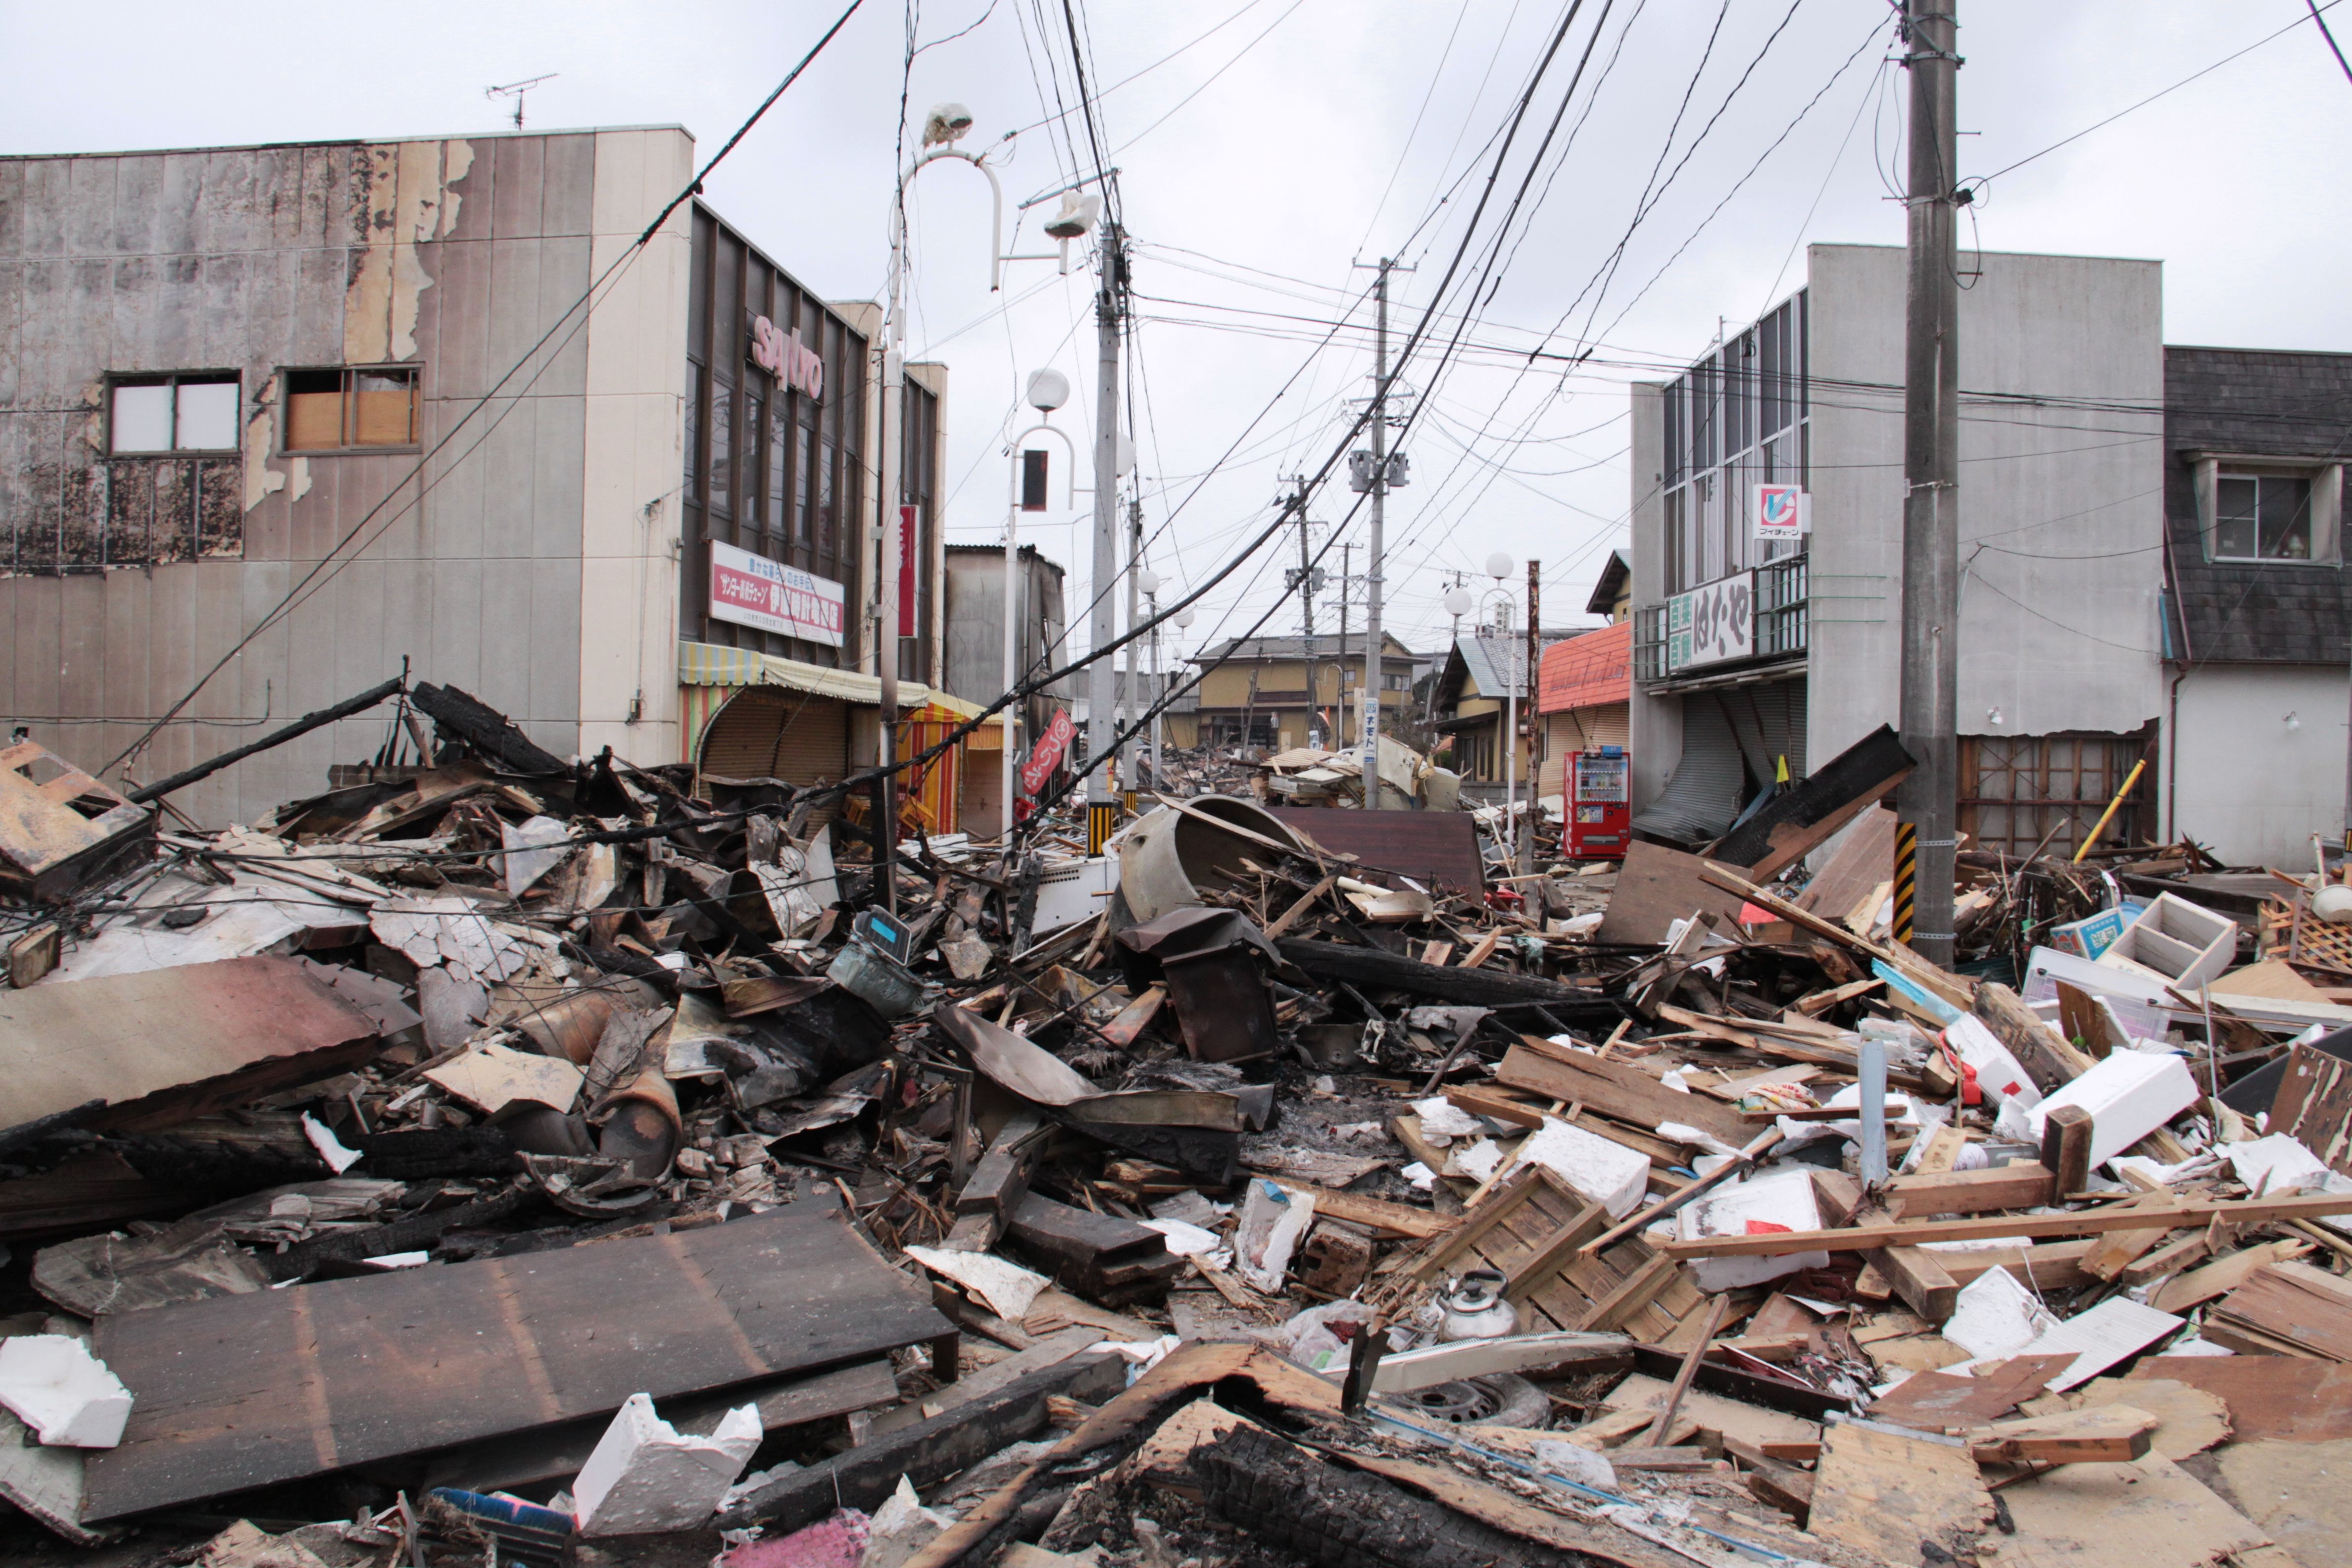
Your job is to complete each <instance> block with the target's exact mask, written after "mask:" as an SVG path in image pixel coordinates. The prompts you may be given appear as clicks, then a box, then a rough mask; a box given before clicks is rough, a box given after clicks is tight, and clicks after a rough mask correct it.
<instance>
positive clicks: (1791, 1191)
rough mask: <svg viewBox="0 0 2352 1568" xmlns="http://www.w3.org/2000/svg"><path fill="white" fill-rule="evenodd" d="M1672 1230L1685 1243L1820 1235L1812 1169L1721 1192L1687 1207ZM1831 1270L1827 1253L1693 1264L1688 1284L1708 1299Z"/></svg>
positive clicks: (1790, 1170)
mask: <svg viewBox="0 0 2352 1568" xmlns="http://www.w3.org/2000/svg"><path fill="white" fill-rule="evenodd" d="M1821 1228H1822V1210H1821V1205H1820V1203H1819V1202H1818V1200H1817V1199H1816V1197H1815V1195H1814V1188H1813V1177H1812V1170H1811V1167H1810V1166H1794V1167H1790V1168H1786V1169H1782V1170H1777V1171H1769V1172H1766V1173H1763V1174H1761V1175H1756V1176H1750V1177H1748V1179H1747V1180H1746V1181H1744V1182H1734V1183H1732V1184H1730V1185H1729V1186H1727V1187H1719V1188H1717V1190H1716V1191H1714V1192H1712V1193H1709V1194H1706V1196H1705V1197H1703V1198H1700V1199H1698V1200H1697V1201H1696V1202H1695V1203H1691V1204H1687V1205H1685V1206H1684V1207H1683V1209H1682V1210H1681V1212H1680V1213H1678V1214H1676V1215H1675V1233H1676V1235H1677V1236H1678V1237H1680V1238H1681V1239H1682V1240H1684V1241H1696V1240H1698V1239H1700V1238H1701V1237H1709V1236H1752V1235H1755V1234H1756V1233H1757V1232H1758V1230H1759V1229H1769V1230H1819V1229H1821ZM1829 1266H1830V1255H1829V1254H1828V1253H1826V1252H1792V1253H1790V1254H1788V1255H1787V1256H1785V1257H1781V1258H1692V1259H1691V1260H1690V1264H1689V1268H1690V1271H1691V1282H1692V1283H1693V1284H1695V1285H1696V1286H1697V1287H1698V1288H1699V1289H1701V1290H1702V1291H1705V1292H1706V1293H1707V1294H1708V1295H1713V1294H1714V1293H1715V1292H1717V1291H1718V1290H1736V1289H1739V1288H1740V1287H1741V1286H1743V1285H1758V1284H1761V1283H1762V1282H1763V1281H1765V1280H1767V1279H1780V1277H1781V1276H1782V1275H1784V1274H1794V1273H1797V1272H1798V1271H1799V1270H1801V1269H1806V1268H1828V1267H1829Z"/></svg>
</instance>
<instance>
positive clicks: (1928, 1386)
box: [1870, 1355, 2074, 1432]
mask: <svg viewBox="0 0 2352 1568" xmlns="http://www.w3.org/2000/svg"><path fill="white" fill-rule="evenodd" d="M2073 1364H2074V1357H2073V1356H2070V1355H2021V1356H2011V1357H2010V1358H2009V1359H2008V1360H2007V1361H2004V1362H1999V1363H1994V1364H1993V1365H1990V1366H1988V1367H1986V1368H1984V1369H1983V1372H1984V1375H1983V1376H1981V1377H1967V1376H1961V1375H1957V1374H1954V1373H1942V1372H1921V1373H1913V1374H1912V1375H1911V1376H1909V1377H1906V1378H1905V1379H1904V1380H1903V1382H1902V1383H1901V1384H1899V1385H1897V1386H1896V1387H1895V1389H1893V1390H1892V1391H1891V1392H1889V1393H1888V1394H1886V1395H1885V1397H1884V1398H1881V1399H1874V1400H1872V1401H1871V1403H1870V1418H1871V1419H1872V1420H1873V1421H1893V1422H1895V1423H1897V1424H1899V1425H1901V1426H1916V1427H1918V1428H1920V1429H1921V1430H1923V1431H1927V1432H1959V1431H1963V1430H1966V1429H1967V1428H1969V1427H1975V1426H1983V1425H1985V1424H1986V1423H1987V1422H1989V1421H1997V1420H1999V1419H2000V1417H2002V1416H2004V1415H2008V1414H2009V1413H2010V1412H2011V1411H2012V1410H2014V1409H2016V1408H2017V1407H2018V1405H2021V1404H2022V1403H2024V1402H2025V1401H2026V1400H2029V1399H2031V1398H2032V1397H2033V1396H2034V1395H2035V1394H2039V1393H2041V1392H2042V1390H2043V1389H2044V1388H2046V1387H2048V1386H2049V1384H2050V1380H2051V1379H2052V1378H2053V1377H2056V1376H2058V1375H2059V1374H2060V1373H2063V1372H2064V1371H2065V1370H2066V1369H2067V1368H2068V1367H2069V1366H2072V1365H2073Z"/></svg>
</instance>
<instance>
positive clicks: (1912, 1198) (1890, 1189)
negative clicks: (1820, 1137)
mask: <svg viewBox="0 0 2352 1568" xmlns="http://www.w3.org/2000/svg"><path fill="white" fill-rule="evenodd" d="M2052 1190H2053V1182H2052V1178H2051V1174H2050V1172H2049V1170H2048V1169H2047V1168H2046V1167H2044V1166H2042V1165H2041V1164H2038V1163H2033V1162H2032V1161H2024V1160H2021V1161H2018V1162H2016V1163H2012V1164H2007V1165H1996V1166H1994V1167H1992V1168H1991V1169H1990V1170H1984V1171H1942V1172H1938V1173H1936V1174H1934V1175H1927V1176H1897V1177H1895V1179H1894V1180H1892V1181H1890V1182H1888V1183H1887V1184H1886V1206H1887V1209H1888V1211H1889V1212H1890V1213H1892V1214H1893V1215H1895V1216H1896V1217H1898V1218H1906V1217H1908V1216H1910V1215H1929V1214H1985V1213H1988V1212H1990V1211H1991V1210H1994V1209H2026V1208H2037V1207H2039V1206H2041V1205H2043V1204H2046V1203H2048V1202H2049V1201H2050V1198H2051V1194H2052Z"/></svg>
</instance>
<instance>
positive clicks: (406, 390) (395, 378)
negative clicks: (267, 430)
mask: <svg viewBox="0 0 2352 1568" xmlns="http://www.w3.org/2000/svg"><path fill="white" fill-rule="evenodd" d="M416 415H417V374H416V372H415V370H413V369H405V368H399V367H394V368H388V369H381V370H362V369H356V368H353V367H351V366H345V367H342V368H341V369H336V370H289V371H288V372H287V373H286V440H285V449H286V450H287V451H289V452H347V451H365V450H369V449H374V448H382V447H414V446H415V445H416V426H417V417H416Z"/></svg>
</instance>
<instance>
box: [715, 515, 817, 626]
mask: <svg viewBox="0 0 2352 1568" xmlns="http://www.w3.org/2000/svg"><path fill="white" fill-rule="evenodd" d="M847 598H848V592H847V590H845V588H843V587H842V585H841V584H838V583H836V582H835V581H834V580H833V579H832V578H830V577H820V576H817V575H816V574H814V573H812V572H803V571H802V570H801V569H800V568H799V567H797V566H787V565H785V564H784V563H782V562H781V561H771V560H769V559H768V558H767V557H766V556H764V555H754V554H752V553H751V552H750V551H748V550H739V549H737V548H736V547H735V546H734V545H732V544H721V543H719V542H718V541H717V540H715V539H714V540H712V541H711V542H710V614H711V616H712V618H713V619H715V620H721V621H732V622H734V623H735V624H736V625H737V626H756V627H758V628H759V629H760V630H761V631H763V632H775V633H778V634H779V635H781V636H783V637H799V638H800V639H801V640H803V642H817V643H824V644H825V645H826V646H827V647H841V645H842V606H843V604H844V602H845V600H846V599H847Z"/></svg>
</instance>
